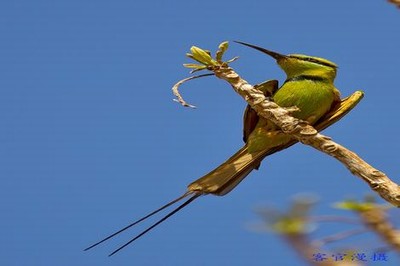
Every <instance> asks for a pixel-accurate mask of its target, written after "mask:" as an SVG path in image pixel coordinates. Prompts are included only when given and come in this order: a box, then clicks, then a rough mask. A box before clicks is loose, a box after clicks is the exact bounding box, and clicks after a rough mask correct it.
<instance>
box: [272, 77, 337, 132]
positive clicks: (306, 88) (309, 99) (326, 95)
mask: <svg viewBox="0 0 400 266" xmlns="http://www.w3.org/2000/svg"><path fill="white" fill-rule="evenodd" d="M273 99H274V101H275V102H276V103H277V104H278V105H279V106H281V107H292V106H296V107H297V108H299V109H300V111H298V112H295V113H293V116H294V117H297V118H300V119H303V120H307V121H308V122H309V123H311V124H313V123H314V122H316V121H317V120H318V119H319V118H320V117H322V116H323V115H324V114H325V113H327V112H328V111H329V109H330V108H331V105H332V103H333V101H334V87H333V85H331V84H325V83H323V82H315V81H308V80H302V81H297V82H288V83H285V84H284V85H283V86H282V87H281V88H280V89H279V90H278V91H277V92H276V93H275V95H274V97H273Z"/></svg>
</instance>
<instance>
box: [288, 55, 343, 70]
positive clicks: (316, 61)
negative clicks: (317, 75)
mask: <svg viewBox="0 0 400 266" xmlns="http://www.w3.org/2000/svg"><path fill="white" fill-rule="evenodd" d="M290 57H291V58H296V59H299V60H303V61H307V62H312V63H315V64H318V65H323V66H328V67H333V68H337V66H336V65H333V64H330V63H328V62H322V61H319V60H317V59H315V58H312V57H299V56H290Z"/></svg>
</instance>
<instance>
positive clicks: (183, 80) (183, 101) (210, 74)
mask: <svg viewBox="0 0 400 266" xmlns="http://www.w3.org/2000/svg"><path fill="white" fill-rule="evenodd" d="M213 75H214V73H207V74H202V75H198V76H192V77H189V78H185V79H182V80H180V81H178V82H177V83H176V84H175V85H174V86H173V87H172V92H173V93H174V95H175V96H176V98H177V99H174V101H175V102H179V103H180V104H182V105H183V106H185V107H190V108H196V106H194V105H191V104H188V103H187V102H186V101H185V100H184V99H183V97H182V95H181V94H180V93H179V86H181V85H182V84H183V83H185V82H187V81H189V80H192V79H197V78H202V77H207V76H213Z"/></svg>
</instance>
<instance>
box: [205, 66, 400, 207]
mask: <svg viewBox="0 0 400 266" xmlns="http://www.w3.org/2000/svg"><path fill="white" fill-rule="evenodd" d="M208 69H209V70H211V71H212V72H214V73H215V75H216V76H217V77H218V78H220V79H223V80H225V81H227V82H229V84H231V86H232V88H233V89H234V90H235V91H236V92H237V93H238V94H239V95H240V96H242V97H243V99H244V100H245V101H246V102H247V103H248V104H249V105H250V106H251V107H252V108H253V109H254V110H255V111H256V112H257V113H258V115H259V116H262V117H264V118H266V119H268V120H270V121H272V122H273V123H274V124H276V125H277V126H278V127H279V128H281V130H282V131H283V132H284V133H285V134H290V135H291V136H293V137H294V138H296V139H297V140H298V141H300V142H302V143H304V144H306V145H309V146H311V147H314V148H315V149H317V150H319V151H321V152H324V153H326V154H328V155H329V156H332V157H334V158H336V159H337V160H339V161H340V162H341V163H343V164H344V165H345V166H346V167H347V168H348V169H349V170H350V172H351V173H353V174H354V175H356V176H358V177H360V178H361V179H362V180H364V181H365V182H366V183H367V184H368V185H369V186H370V187H371V188H372V190H374V191H375V192H377V193H378V194H379V195H380V196H381V197H382V198H383V199H385V200H386V201H387V202H389V203H391V204H393V205H394V206H396V207H399V206H400V187H399V186H398V185H397V184H396V183H395V182H393V181H392V180H390V179H389V178H388V177H387V176H386V175H385V174H384V173H383V172H381V171H379V170H377V169H375V168H374V167H372V166H371V165H369V164H368V163H367V162H365V161H364V160H362V159H361V158H360V157H359V156H358V155H357V154H355V153H354V152H352V151H350V150H348V149H347V148H345V147H343V146H342V145H340V144H338V143H336V142H334V141H333V140H332V139H331V138H330V137H328V136H324V135H322V134H320V133H318V131H317V130H316V129H314V128H313V127H312V126H310V125H309V124H307V123H306V122H305V121H302V120H299V119H297V118H294V117H292V116H291V115H290V110H288V109H287V108H282V107H280V106H278V105H277V104H276V103H274V102H272V101H270V100H268V99H267V98H266V97H265V96H264V94H263V93H262V92H261V91H260V90H258V89H257V88H255V87H254V86H252V85H250V84H249V83H248V82H247V81H246V80H244V79H242V78H241V77H240V76H239V75H238V74H237V73H236V72H235V71H234V70H233V69H232V68H231V67H229V66H228V65H226V64H221V65H218V66H212V67H209V68H208Z"/></svg>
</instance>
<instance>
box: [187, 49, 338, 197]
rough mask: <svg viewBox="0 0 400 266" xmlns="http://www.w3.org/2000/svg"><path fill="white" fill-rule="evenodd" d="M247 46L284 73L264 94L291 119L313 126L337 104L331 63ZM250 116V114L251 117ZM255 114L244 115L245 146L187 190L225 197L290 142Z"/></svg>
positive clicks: (287, 137)
mask: <svg viewBox="0 0 400 266" xmlns="http://www.w3.org/2000/svg"><path fill="white" fill-rule="evenodd" d="M245 45H247V44H245ZM248 46H251V47H253V48H256V49H258V50H261V51H262V52H266V53H269V54H270V55H271V56H273V57H274V58H275V59H277V62H278V64H279V66H280V67H281V68H282V69H283V70H284V71H285V72H286V75H287V77H286V81H285V82H284V83H283V85H282V86H281V87H280V88H279V89H277V90H276V88H273V87H274V86H275V87H276V86H277V82H273V81H271V82H270V83H267V85H266V86H267V89H266V91H267V92H268V93H272V95H271V96H272V99H273V101H274V102H275V103H276V104H278V105H279V106H281V107H297V108H298V109H299V110H298V111H296V112H294V113H293V114H292V115H293V116H294V117H296V118H299V119H301V120H304V121H307V122H308V123H309V124H311V125H314V124H315V123H316V122H317V121H318V120H319V119H320V118H321V117H323V116H324V115H325V114H327V113H328V112H329V111H330V110H331V109H332V106H333V105H335V104H337V103H338V102H340V93H339V91H338V90H337V89H336V88H335V86H334V83H333V82H334V79H335V77H336V68H337V66H336V65H335V64H334V63H332V62H330V61H328V60H326V59H322V58H317V57H310V56H305V55H299V54H295V55H288V56H284V55H280V54H277V53H275V52H270V51H268V50H265V49H263V48H259V47H254V46H252V45H248ZM268 85H269V87H268ZM249 112H253V113H252V114H251V115H250V114H249ZM254 112H255V111H254V110H249V107H247V110H246V112H245V116H244V130H243V131H244V140H245V142H246V144H245V146H244V147H243V148H241V149H240V150H239V151H238V152H237V153H235V154H234V155H233V156H232V157H230V158H229V159H228V160H227V161H226V162H224V163H223V164H221V165H220V166H218V167H217V168H216V169H214V170H213V171H211V172H210V173H208V174H206V175H205V176H203V177H201V178H199V179H198V180H196V181H194V182H192V183H191V184H190V185H189V186H188V190H189V191H193V192H202V193H211V194H215V195H219V196H222V195H225V194H226V193H228V192H230V191H231V190H232V189H233V188H235V187H236V186H237V185H238V184H239V183H240V182H241V181H242V180H243V179H244V178H245V177H246V176H247V175H248V174H249V173H250V172H251V171H252V170H254V169H258V167H259V165H260V163H261V161H262V160H263V159H264V158H265V157H266V156H267V155H269V154H270V151H271V150H272V149H278V150H281V149H283V147H285V146H286V145H287V144H288V143H289V142H291V141H293V139H292V138H291V137H290V136H289V135H286V134H283V133H282V131H281V130H280V129H279V128H278V127H277V126H276V125H275V124H273V123H272V122H271V121H268V120H266V119H264V118H262V117H261V118H260V117H258V116H257V115H256V114H254ZM254 117H256V119H254ZM248 120H251V121H248ZM246 127H247V128H246ZM280 147H282V148H280Z"/></svg>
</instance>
